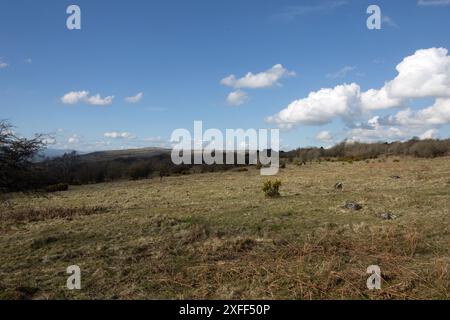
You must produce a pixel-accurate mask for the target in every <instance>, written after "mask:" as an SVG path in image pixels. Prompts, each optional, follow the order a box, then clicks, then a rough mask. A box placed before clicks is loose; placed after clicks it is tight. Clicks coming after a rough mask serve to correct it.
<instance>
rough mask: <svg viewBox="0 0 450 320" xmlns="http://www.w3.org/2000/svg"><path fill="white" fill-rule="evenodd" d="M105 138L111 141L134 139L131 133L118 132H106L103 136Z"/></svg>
mask: <svg viewBox="0 0 450 320" xmlns="http://www.w3.org/2000/svg"><path fill="white" fill-rule="evenodd" d="M103 136H104V137H105V138H111V139H131V138H133V135H132V134H131V133H129V132H117V131H112V132H105V133H104V134H103Z"/></svg>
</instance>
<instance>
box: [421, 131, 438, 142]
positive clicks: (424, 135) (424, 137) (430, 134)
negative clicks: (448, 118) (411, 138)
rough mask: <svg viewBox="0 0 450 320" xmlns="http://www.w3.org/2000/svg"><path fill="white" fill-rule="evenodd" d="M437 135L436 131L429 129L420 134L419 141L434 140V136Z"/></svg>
mask: <svg viewBox="0 0 450 320" xmlns="http://www.w3.org/2000/svg"><path fill="white" fill-rule="evenodd" d="M437 133H438V130H436V129H430V130H427V131H425V132H424V133H422V134H421V135H420V136H419V139H420V140H427V139H435V138H436V136H437Z"/></svg>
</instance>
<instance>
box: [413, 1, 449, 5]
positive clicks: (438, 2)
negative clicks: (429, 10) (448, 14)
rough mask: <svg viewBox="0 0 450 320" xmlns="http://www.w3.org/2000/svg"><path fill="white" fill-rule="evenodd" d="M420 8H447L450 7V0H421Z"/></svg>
mask: <svg viewBox="0 0 450 320" xmlns="http://www.w3.org/2000/svg"><path fill="white" fill-rule="evenodd" d="M417 4H418V5H419V6H447V5H450V0H419V1H418V2H417Z"/></svg>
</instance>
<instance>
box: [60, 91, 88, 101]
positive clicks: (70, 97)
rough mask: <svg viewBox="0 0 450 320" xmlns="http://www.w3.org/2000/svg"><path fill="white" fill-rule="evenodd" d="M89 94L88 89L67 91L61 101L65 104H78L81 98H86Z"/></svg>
mask: <svg viewBox="0 0 450 320" xmlns="http://www.w3.org/2000/svg"><path fill="white" fill-rule="evenodd" d="M88 95H89V92H88V91H72V92H69V93H66V94H65V95H64V96H63V97H62V98H61V102H62V103H65V104H76V103H78V102H80V101H81V100H83V99H85V98H86V97H87V96H88Z"/></svg>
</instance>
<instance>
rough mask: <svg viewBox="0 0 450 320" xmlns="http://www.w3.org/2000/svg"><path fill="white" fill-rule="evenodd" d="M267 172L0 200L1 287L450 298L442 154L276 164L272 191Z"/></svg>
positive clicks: (44, 294) (160, 295)
mask: <svg viewBox="0 0 450 320" xmlns="http://www.w3.org/2000/svg"><path fill="white" fill-rule="evenodd" d="M394 175H395V176H400V178H393V177H392V176H394ZM267 179H268V178H267V177H262V176H260V175H259V170H256V169H255V168H254V167H250V168H249V170H248V171H247V172H238V171H229V172H219V173H205V174H195V175H186V176H178V177H168V178H164V180H163V181H162V182H160V181H159V178H158V179H150V180H141V181H136V182H118V183H104V184H96V185H88V186H79V187H71V188H70V190H69V191H67V192H60V193H53V194H49V195H48V196H47V197H38V196H31V195H14V196H12V197H10V198H8V199H7V200H5V199H4V200H3V201H2V203H1V207H0V215H1V221H0V228H1V235H0V298H3V299H5V298H12V299H49V298H50V299H51V298H58V299H93V298H100V299H185V298H186V299H188V298H192V299H203V298H209V299H260V298H262V299H449V298H450V274H449V265H450V255H449V251H450V248H449V246H450V158H448V157H445V158H436V159H433V160H421V159H408V158H395V159H394V158H388V159H387V160H383V161H381V160H371V161H369V162H365V161H360V162H354V163H342V162H322V163H314V164H312V165H309V164H308V165H307V166H303V167H299V166H294V165H288V166H287V168H286V169H281V172H280V174H279V175H278V176H277V177H276V179H280V180H281V181H282V186H281V189H280V190H281V197H279V198H266V197H265V196H264V194H263V192H262V191H261V188H262V185H263V182H264V181H265V180H267ZM272 179H275V178H272ZM338 181H341V182H343V184H344V189H343V190H342V191H336V190H334V188H333V186H334V184H335V183H336V182H338ZM346 201H355V202H357V203H359V204H361V205H362V209H361V210H359V211H352V210H348V209H344V208H343V205H344V204H345V203H346ZM386 212H391V213H393V214H395V215H396V216H397V218H396V219H394V220H385V219H383V218H382V217H381V215H382V214H383V213H386ZM74 264H75V265H79V266H80V267H81V272H82V279H81V282H82V289H81V290H74V291H69V290H68V289H66V286H65V285H66V279H67V277H68V275H67V274H66V268H67V267H68V266H69V265H74ZM374 264H375V265H379V266H380V268H381V272H382V277H383V281H382V289H381V290H374V291H370V290H368V289H367V287H366V280H367V277H368V274H366V269H367V267H368V266H369V265H374Z"/></svg>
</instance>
